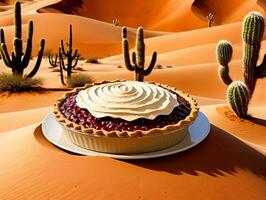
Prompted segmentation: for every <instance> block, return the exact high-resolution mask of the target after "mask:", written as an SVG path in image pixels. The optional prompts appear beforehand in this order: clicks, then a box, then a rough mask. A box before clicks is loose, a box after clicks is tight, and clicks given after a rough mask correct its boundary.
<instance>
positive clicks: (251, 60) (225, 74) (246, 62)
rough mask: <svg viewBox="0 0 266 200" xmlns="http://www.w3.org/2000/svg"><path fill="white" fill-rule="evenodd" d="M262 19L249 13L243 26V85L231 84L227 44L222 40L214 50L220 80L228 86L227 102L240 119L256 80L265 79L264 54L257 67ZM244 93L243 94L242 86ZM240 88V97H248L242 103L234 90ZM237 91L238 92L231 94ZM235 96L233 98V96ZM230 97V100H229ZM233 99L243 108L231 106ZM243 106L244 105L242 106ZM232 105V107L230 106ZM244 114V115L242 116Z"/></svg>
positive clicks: (262, 27) (229, 46) (238, 83)
mask: <svg viewBox="0 0 266 200" xmlns="http://www.w3.org/2000/svg"><path fill="white" fill-rule="evenodd" d="M264 27H265V25H264V19H263V17H262V15H261V14H259V13H258V12H251V13H249V14H248V15H247V16H246V17H245V19H244V24H243V31H242V37H243V43H244V44H243V45H244V48H243V49H244V58H243V76H244V83H243V82H241V84H240V82H239V81H238V82H237V83H235V82H233V83H235V84H233V83H232V79H231V77H230V75H229V67H228V63H229V62H230V60H231V58H232V52H233V50H232V46H231V44H230V43H229V42H227V41H225V40H222V41H220V42H219V43H218V45H217V48H216V57H217V60H218V62H219V64H220V66H219V70H218V71H219V75H220V78H221V80H222V81H223V82H224V83H225V84H226V85H230V86H229V87H230V90H229V89H228V95H227V96H228V102H229V104H230V106H231V107H232V109H233V110H234V111H235V113H236V114H237V115H238V116H239V117H242V118H245V117H246V116H247V114H246V113H245V112H244V111H247V108H246V107H245V106H247V105H248V102H249V100H250V99H251V97H252V94H253V92H254V89H255V85H256V82H257V79H258V78H264V77H266V54H264V58H263V61H262V63H261V64H260V65H258V66H257V62H258V58H259V52H260V44H261V41H262V37H263V33H264ZM232 84H233V85H232ZM243 85H244V86H245V92H244V89H243V88H244V86H243ZM239 87H241V95H245V98H246V97H248V100H247V99H245V100H243V101H242V98H243V96H241V98H240V92H239V90H240V89H239V90H236V89H234V88H239ZM246 87H247V88H248V95H246V94H247V92H246ZM233 91H238V92H233ZM233 95H235V96H233ZM229 97H230V98H229ZM234 99H237V100H238V102H239V101H240V100H241V101H242V102H243V103H237V104H238V106H239V105H242V106H244V107H243V108H242V110H241V112H240V111H239V110H240V109H239V107H236V106H235V105H233V103H232V102H233V101H232V100H234ZM229 100H230V101H229ZM244 104H245V105H244ZM232 105H233V106H232ZM244 114H245V115H244Z"/></svg>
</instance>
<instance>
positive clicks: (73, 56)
mask: <svg viewBox="0 0 266 200" xmlns="http://www.w3.org/2000/svg"><path fill="white" fill-rule="evenodd" d="M66 45H67V46H68V50H67V51H66V50H65V47H64V41H63V40H61V50H60V52H61V54H62V56H60V59H59V61H60V64H61V65H62V68H63V69H64V70H65V71H67V77H68V78H70V77H71V73H72V69H74V68H75V67H76V66H77V64H78V60H79V53H78V49H75V51H73V43H72V25H71V24H70V26H69V41H68V42H67V43H66ZM63 55H64V56H65V57H66V58H67V66H65V63H64V59H63ZM73 62H74V63H73Z"/></svg>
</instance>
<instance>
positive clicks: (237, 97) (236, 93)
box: [227, 81, 250, 118]
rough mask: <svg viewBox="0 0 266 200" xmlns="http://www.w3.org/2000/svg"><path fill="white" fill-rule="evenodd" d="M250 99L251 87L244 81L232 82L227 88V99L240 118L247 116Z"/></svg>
mask: <svg viewBox="0 0 266 200" xmlns="http://www.w3.org/2000/svg"><path fill="white" fill-rule="evenodd" d="M249 100H250V94H249V89H248V87H247V86H246V84H245V83H243V82H242V81H234V82H232V83H231V84H230V85H229V87H228V90H227V101H228V103H229V105H230V107H231V108H232V110H233V111H234V112H235V113H236V115H237V116H239V117H240V118H246V117H247V110H248V104H249Z"/></svg>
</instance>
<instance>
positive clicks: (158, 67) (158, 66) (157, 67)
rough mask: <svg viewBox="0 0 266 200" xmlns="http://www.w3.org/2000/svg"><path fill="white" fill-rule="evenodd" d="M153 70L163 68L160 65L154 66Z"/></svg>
mask: <svg viewBox="0 0 266 200" xmlns="http://www.w3.org/2000/svg"><path fill="white" fill-rule="evenodd" d="M154 68H155V69H162V68H163V66H162V65H155V67H154Z"/></svg>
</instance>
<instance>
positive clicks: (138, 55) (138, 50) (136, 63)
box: [122, 27, 157, 81]
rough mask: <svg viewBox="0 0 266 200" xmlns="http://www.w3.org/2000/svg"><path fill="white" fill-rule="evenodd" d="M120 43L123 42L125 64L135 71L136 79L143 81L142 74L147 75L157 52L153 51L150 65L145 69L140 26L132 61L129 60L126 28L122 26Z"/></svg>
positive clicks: (154, 61) (151, 68)
mask: <svg viewBox="0 0 266 200" xmlns="http://www.w3.org/2000/svg"><path fill="white" fill-rule="evenodd" d="M122 37H123V40H122V43H123V54H124V61H125V65H126V67H127V69H128V70H130V71H135V76H136V81H144V76H148V75H149V74H150V73H151V72H152V70H153V68H154V66H155V63H156V60H157V52H153V54H152V59H151V63H150V65H149V66H148V67H147V68H146V69H145V68H144V65H145V44H144V31H143V28H142V27H139V28H138V30H137V35H136V47H135V52H133V53H132V62H133V64H131V61H130V54H129V47H128V39H127V29H126V27H123V28H122Z"/></svg>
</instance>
